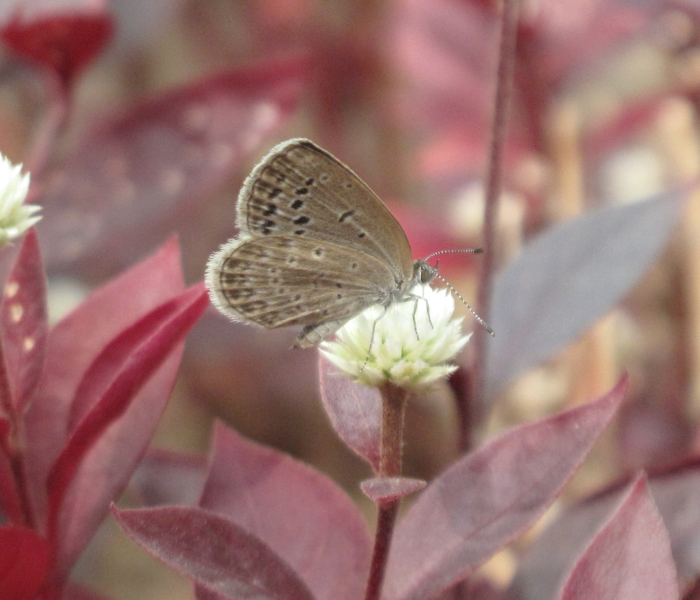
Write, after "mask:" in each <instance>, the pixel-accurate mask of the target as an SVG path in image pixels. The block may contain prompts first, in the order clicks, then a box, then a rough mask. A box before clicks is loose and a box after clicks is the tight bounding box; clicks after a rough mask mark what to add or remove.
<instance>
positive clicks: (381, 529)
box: [365, 383, 408, 600]
mask: <svg viewBox="0 0 700 600" xmlns="http://www.w3.org/2000/svg"><path fill="white" fill-rule="evenodd" d="M379 391H380V392H381V394H382V432H381V436H382V437H381V442H380V449H379V473H378V475H379V477H398V476H400V475H401V462H402V455H403V425H404V417H405V414H406V399H407V397H408V391H407V390H405V389H404V388H400V387H398V386H395V385H393V384H391V383H386V384H384V385H383V386H382V387H380V388H379ZM400 504H401V500H400V499H397V500H388V501H383V502H379V514H378V515H377V531H376V534H375V538H374V551H373V553H372V565H371V567H370V573H369V579H368V580H367V592H366V593H365V600H378V598H379V595H380V593H381V591H382V583H383V581H384V574H385V572H386V564H387V559H388V557H389V547H390V545H391V537H392V534H393V532H394V524H395V523H396V515H397V514H398V512H399V505H400Z"/></svg>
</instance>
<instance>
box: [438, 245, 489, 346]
mask: <svg viewBox="0 0 700 600" xmlns="http://www.w3.org/2000/svg"><path fill="white" fill-rule="evenodd" d="M457 252H459V250H457ZM435 254H440V252H436V253H435ZM433 256H435V255H433ZM435 276H436V277H437V278H438V279H439V280H440V281H443V282H444V283H445V285H446V286H447V287H448V288H450V290H451V291H452V293H453V294H454V295H455V296H457V298H459V299H460V300H461V301H462V303H463V304H464V306H466V307H467V308H468V309H469V312H471V313H472V314H473V315H474V318H475V319H476V320H477V321H479V323H481V324H482V325H483V326H484V329H486V331H488V332H489V333H490V334H491V335H492V336H493V337H495V336H496V332H495V331H494V330H493V329H491V328H490V327H489V326H488V325H487V324H486V321H484V320H483V319H482V318H481V317H480V316H479V315H477V314H476V311H475V310H474V309H473V308H472V307H471V306H469V302H467V301H466V300H465V299H464V298H463V297H462V294H460V293H459V292H458V291H457V290H456V289H454V287H452V284H451V283H450V282H449V281H447V279H445V278H444V277H443V276H442V275H440V274H438V273H435Z"/></svg>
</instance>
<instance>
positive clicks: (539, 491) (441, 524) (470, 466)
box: [385, 378, 627, 600]
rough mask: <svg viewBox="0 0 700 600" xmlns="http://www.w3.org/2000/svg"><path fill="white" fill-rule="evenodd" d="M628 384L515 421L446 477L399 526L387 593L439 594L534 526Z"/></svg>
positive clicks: (397, 598)
mask: <svg viewBox="0 0 700 600" xmlns="http://www.w3.org/2000/svg"><path fill="white" fill-rule="evenodd" d="M626 387H627V380H626V378H623V380H622V381H621V382H620V383H619V384H618V385H617V386H616V387H615V388H614V389H613V390H612V391H611V392H610V393H609V394H607V395H606V396H603V397H602V398H600V399H599V400H597V401H595V402H591V403H589V404H586V405H583V406H580V407H577V408H574V409H572V410H569V411H566V412H564V413H561V414H559V415H555V416H554V417H550V418H548V419H544V420H542V421H538V422H536V423H532V424H528V425H523V426H520V427H516V428H514V429H512V430H510V431H508V432H506V433H505V434H503V435H501V436H499V437H497V438H496V439H494V440H492V441H490V442H488V443H487V444H485V445H483V446H482V447H480V448H479V449H477V450H476V451H474V452H472V453H470V454H468V455H467V456H465V457H464V458H462V459H461V460H460V461H459V462H457V463H456V464H455V465H453V466H452V467H450V468H449V469H448V470H447V471H445V472H444V473H443V474H442V475H440V476H439V477H438V478H437V479H436V480H435V481H434V482H433V483H431V484H430V485H429V486H428V487H427V488H426V490H425V491H424V492H423V494H422V495H421V496H420V498H419V499H418V501H417V502H416V503H415V504H414V505H413V507H411V509H410V510H409V511H408V513H407V514H406V516H405V517H404V518H403V520H402V521H401V522H400V523H399V524H398V527H397V529H396V533H395V535H394V539H393V541H392V550H391V554H390V556H389V565H388V569H387V575H386V583H385V595H386V598H387V599H391V600H418V599H423V598H433V597H435V596H436V595H437V594H439V593H440V592H441V591H443V590H445V589H447V588H448V587H450V586H451V585H453V584H455V583H456V582H457V581H460V580H462V579H464V578H466V577H467V576H468V575H469V574H470V573H472V572H473V571H474V570H475V569H476V568H477V567H478V566H479V565H480V564H482V563H483V562H484V561H485V560H487V559H488V558H489V557H490V556H491V555H493V554H494V553H495V552H497V551H498V550H499V549H500V548H502V547H503V546H505V545H506V544H507V543H508V542H510V541H511V540H513V539H514V538H515V537H516V536H517V535H519V534H520V533H521V532H522V531H523V530H524V529H525V528H526V527H528V526H529V525H530V524H532V522H533V521H534V520H535V519H537V518H538V517H539V516H540V515H542V513H543V512H544V511H545V509H546V508H547V506H549V504H551V502H552V501H553V500H554V499H555V498H556V496H557V495H558V494H559V492H560V491H561V489H562V487H563V486H564V484H565V483H566V482H567V481H568V479H569V478H570V477H571V476H572V475H573V473H574V471H575V470H576V469H577V468H578V466H579V465H580V464H581V462H582V461H583V459H584V458H585V456H586V454H587V453H588V451H589V450H590V449H591V447H592V446H593V444H594V443H595V440H596V439H597V438H598V436H599V435H600V434H601V433H602V432H603V430H604V429H605V427H606V426H607V424H608V423H609V422H610V419H612V417H613V415H614V414H615V411H616V410H617V408H618V406H619V404H620V402H621V401H622V398H623V396H624V392H625V389H626Z"/></svg>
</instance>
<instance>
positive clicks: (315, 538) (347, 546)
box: [200, 425, 372, 600]
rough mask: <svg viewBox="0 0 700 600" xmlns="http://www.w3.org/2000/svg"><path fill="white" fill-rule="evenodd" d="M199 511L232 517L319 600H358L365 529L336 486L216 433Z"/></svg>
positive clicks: (365, 563)
mask: <svg viewBox="0 0 700 600" xmlns="http://www.w3.org/2000/svg"><path fill="white" fill-rule="evenodd" d="M200 505H201V506H202V507H203V508H207V509H210V510H213V511H216V512H217V513H221V514H224V515H226V516H227V517H229V518H230V519H231V520H232V521H233V522H234V523H236V525H238V526H240V527H241V528H243V529H244V530H245V531H247V532H249V533H251V534H253V535H255V536H256V537H257V538H259V539H260V540H262V541H263V542H264V543H265V544H267V545H268V546H269V547H270V548H271V549H272V550H273V551H274V552H276V553H277V554H278V555H279V556H280V557H281V558H282V559H283V560H284V561H285V562H286V563H287V564H289V565H290V566H291V567H292V568H293V569H294V570H295V571H296V572H297V574H298V575H299V577H301V579H302V580H303V581H304V582H305V583H306V585H307V586H308V587H309V589H310V590H311V591H312V592H313V594H314V597H315V598H316V599H317V600H343V599H345V600H356V598H359V597H360V596H361V593H362V590H363V588H364V585H365V583H366V577H367V572H368V569H369V559H370V554H371V547H372V544H371V540H370V537H369V533H368V530H367V524H366V522H365V520H364V518H363V517H362V515H361V514H360V513H359V511H358V510H357V508H356V507H355V505H354V504H353V503H352V502H351V501H350V499H349V498H348V497H347V496H346V494H345V493H344V492H343V491H342V490H341V489H340V488H338V487H337V485H336V484H335V483H333V482H332V481H330V480H329V479H327V478H326V477H325V476H324V475H322V474H321V473H319V472H317V471H315V470H313V469H311V468H310V467H308V466H307V465H304V464H302V463H300V462H298V461H296V460H294V459H292V458H290V457H289V456H286V455H284V454H281V453H280V452H277V451H275V450H272V449H270V448H266V447H264V446H261V445H259V444H256V443H253V442H251V441H248V440H246V439H244V438H243V437H241V436H240V435H238V434H237V433H235V432H233V431H231V430H229V429H226V428H225V427H224V426H222V425H217V427H216V433H215V437H214V450H213V456H212V462H211V467H210V471H209V477H208V479H207V483H206V485H205V488H204V493H203V494H202V500H201V503H200Z"/></svg>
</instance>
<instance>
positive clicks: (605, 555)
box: [559, 477, 678, 600]
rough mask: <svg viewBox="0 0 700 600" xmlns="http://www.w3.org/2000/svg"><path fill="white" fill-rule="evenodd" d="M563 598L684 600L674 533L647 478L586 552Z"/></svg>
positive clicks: (636, 484) (576, 566) (576, 599)
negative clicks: (673, 547) (673, 553)
mask: <svg viewBox="0 0 700 600" xmlns="http://www.w3.org/2000/svg"><path fill="white" fill-rule="evenodd" d="M559 598H560V600H608V599H609V600H647V599H648V600H677V599H678V586H677V584H676V569H675V567H674V565H673V558H672V557H671V544H670V540H669V538H668V532H667V531H666V528H665V527H664V524H663V521H662V520H661V515H660V514H659V511H658V510H657V508H656V505H655V504H654V500H653V499H652V497H651V494H650V493H649V490H648V489H647V485H646V481H645V479H644V478H643V477H640V478H639V479H637V481H636V483H635V484H634V485H633V486H632V489H631V490H630V492H629V493H628V494H627V496H626V497H625V499H624V500H623V502H622V504H621V505H620V507H619V508H618V509H617V511H616V512H615V514H614V515H613V516H612V517H611V519H610V520H609V521H608V522H607V523H606V524H605V526H604V527H603V529H602V530H601V531H600V532H598V534H597V535H596V536H595V538H593V541H592V542H591V543H590V545H589V546H588V548H586V550H585V552H584V553H583V556H581V558H580V559H579V560H578V562H577V563H576V565H575V566H574V569H573V571H572V573H571V575H569V578H568V579H567V581H566V583H565V584H564V588H563V590H562V593H561V594H560V595H559Z"/></svg>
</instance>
